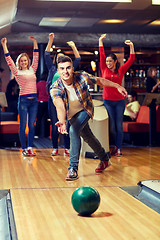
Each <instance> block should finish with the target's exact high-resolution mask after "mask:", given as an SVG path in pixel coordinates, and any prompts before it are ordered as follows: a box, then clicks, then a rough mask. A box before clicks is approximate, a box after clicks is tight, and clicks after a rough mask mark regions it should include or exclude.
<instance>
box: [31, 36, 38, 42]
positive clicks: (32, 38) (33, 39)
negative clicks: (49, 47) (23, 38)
mask: <svg viewBox="0 0 160 240" xmlns="http://www.w3.org/2000/svg"><path fill="white" fill-rule="evenodd" d="M29 40H31V41H32V42H34V41H37V40H36V38H35V37H33V36H29Z"/></svg>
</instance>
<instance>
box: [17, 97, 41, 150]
mask: <svg viewBox="0 0 160 240" xmlns="http://www.w3.org/2000/svg"><path fill="white" fill-rule="evenodd" d="M37 108H38V99H37V98H36V97H35V98H31V99H29V98H19V99H18V113H19V120H20V127H19V138H20V142H21V146H22V149H25V148H26V147H27V144H26V135H25V128H26V123H27V114H28V128H29V132H28V147H33V139H34V123H35V120H36V116H37Z"/></svg>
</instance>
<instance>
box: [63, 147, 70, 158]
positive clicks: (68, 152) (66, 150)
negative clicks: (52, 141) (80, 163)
mask: <svg viewBox="0 0 160 240" xmlns="http://www.w3.org/2000/svg"><path fill="white" fill-rule="evenodd" d="M69 154H70V151H69V149H67V148H66V149H65V150H64V156H69Z"/></svg>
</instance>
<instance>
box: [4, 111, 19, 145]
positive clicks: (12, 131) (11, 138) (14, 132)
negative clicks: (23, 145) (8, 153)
mask: <svg viewBox="0 0 160 240" xmlns="http://www.w3.org/2000/svg"><path fill="white" fill-rule="evenodd" d="M18 143H19V122H18V121H17V116H16V114H15V113H13V112H1V121H0V144H1V145H2V146H8V145H11V146H15V145H18Z"/></svg>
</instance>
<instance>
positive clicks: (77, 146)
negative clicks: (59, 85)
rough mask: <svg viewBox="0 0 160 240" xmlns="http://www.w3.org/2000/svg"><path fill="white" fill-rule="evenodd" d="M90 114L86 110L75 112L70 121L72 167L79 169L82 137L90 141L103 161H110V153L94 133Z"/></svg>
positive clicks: (90, 144) (89, 143)
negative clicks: (91, 127)
mask: <svg viewBox="0 0 160 240" xmlns="http://www.w3.org/2000/svg"><path fill="white" fill-rule="evenodd" d="M89 119H90V117H89V115H88V114H87V112H85V111H80V112H78V113H77V114H75V115H74V116H73V117H72V118H71V120H70V121H69V122H70V130H69V135H70V166H69V168H68V169H70V168H74V169H75V170H78V164H79V156H80V150H81V138H80V136H81V137H82V138H83V140H84V141H85V142H86V143H88V145H89V146H90V147H91V148H92V149H93V151H94V152H95V154H96V155H97V156H98V158H99V159H100V160H101V161H108V160H109V157H108V154H107V153H106V152H105V150H104V148H103V147H102V145H101V144H100V142H99V141H98V139H97V138H96V137H95V136H94V135H93V133H92V131H91V129H90V127H89V125H88V120H89Z"/></svg>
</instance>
